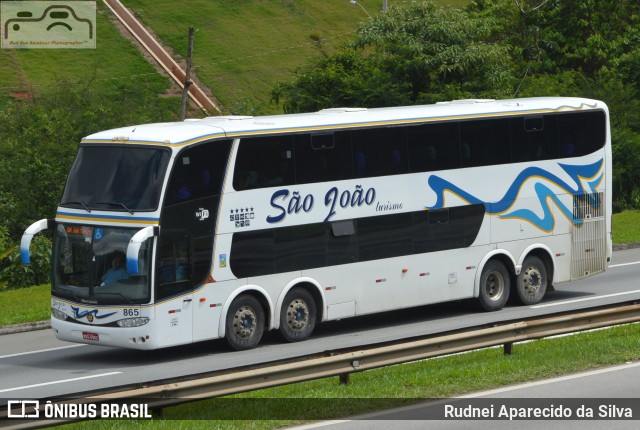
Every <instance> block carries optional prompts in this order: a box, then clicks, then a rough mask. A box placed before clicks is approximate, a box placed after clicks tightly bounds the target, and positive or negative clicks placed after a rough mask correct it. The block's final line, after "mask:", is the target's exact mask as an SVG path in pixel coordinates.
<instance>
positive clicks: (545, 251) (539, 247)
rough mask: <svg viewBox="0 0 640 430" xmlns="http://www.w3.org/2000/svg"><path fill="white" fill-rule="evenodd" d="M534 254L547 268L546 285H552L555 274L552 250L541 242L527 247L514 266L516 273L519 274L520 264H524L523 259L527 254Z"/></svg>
mask: <svg viewBox="0 0 640 430" xmlns="http://www.w3.org/2000/svg"><path fill="white" fill-rule="evenodd" d="M532 255H533V256H536V257H538V258H539V259H540V260H542V262H543V263H544V264H545V267H546V269H547V283H548V285H550V286H552V285H553V278H554V276H555V268H556V260H555V258H554V256H553V252H551V249H549V247H547V246H545V245H543V244H535V245H531V246H529V247H527V248H526V249H525V250H524V252H523V253H522V255H521V256H520V259H519V260H518V265H517V266H516V274H520V270H522V265H523V264H524V260H526V258H527V257H529V256H532Z"/></svg>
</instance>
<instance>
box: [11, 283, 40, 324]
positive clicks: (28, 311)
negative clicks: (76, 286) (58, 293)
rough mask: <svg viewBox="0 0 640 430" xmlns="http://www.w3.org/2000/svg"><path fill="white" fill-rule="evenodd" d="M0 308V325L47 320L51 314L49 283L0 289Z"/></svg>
mask: <svg viewBox="0 0 640 430" xmlns="http://www.w3.org/2000/svg"><path fill="white" fill-rule="evenodd" d="M0 309H2V313H1V314H0V326H3V325H10V324H19V323H25V322H33V321H43V320H48V319H49V317H50V315H51V285H50V284H49V283H47V284H43V285H37V286H35V287H30V288H21V289H18V290H6V291H3V290H0Z"/></svg>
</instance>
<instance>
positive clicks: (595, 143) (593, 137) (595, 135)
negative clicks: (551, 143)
mask: <svg viewBox="0 0 640 430" xmlns="http://www.w3.org/2000/svg"><path fill="white" fill-rule="evenodd" d="M605 133H606V126H605V117H604V113H603V112H601V111H593V112H578V113H567V114H562V115H558V139H559V141H560V148H559V149H560V158H565V157H580V156H583V155H587V154H591V153H593V152H595V151H597V150H598V149H600V148H602V147H603V146H604V141H605Z"/></svg>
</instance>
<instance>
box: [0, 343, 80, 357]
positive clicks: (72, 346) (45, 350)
mask: <svg viewBox="0 0 640 430" xmlns="http://www.w3.org/2000/svg"><path fill="white" fill-rule="evenodd" d="M79 346H88V345H86V344H77V345H67V346H58V347H56V348H47V349H38V350H36V351H27V352H18V353H17V354H9V355H0V360H2V359H3V358H10V357H19V356H21V355H28V354H37V353H39V352H49V351H57V350H59V349H67V348H77V347H79Z"/></svg>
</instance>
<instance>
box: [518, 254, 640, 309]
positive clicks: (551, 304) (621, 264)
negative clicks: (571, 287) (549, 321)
mask: <svg viewBox="0 0 640 430" xmlns="http://www.w3.org/2000/svg"><path fill="white" fill-rule="evenodd" d="M634 264H640V261H634V262H632V263H620V264H612V265H611V266H609V269H612V268H614V267H623V266H633V265H634ZM635 293H640V290H634V291H624V292H622V293H612V294H605V295H604V296H595V297H585V298H582V299H575V300H566V301H562V302H555V303H546V304H544V305H535V306H530V308H531V309H540V308H547V307H550V306H560V305H566V304H569V303H579V302H586V301H589V300H598V299H605V298H607V297H618V296H624V295H627V294H635Z"/></svg>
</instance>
